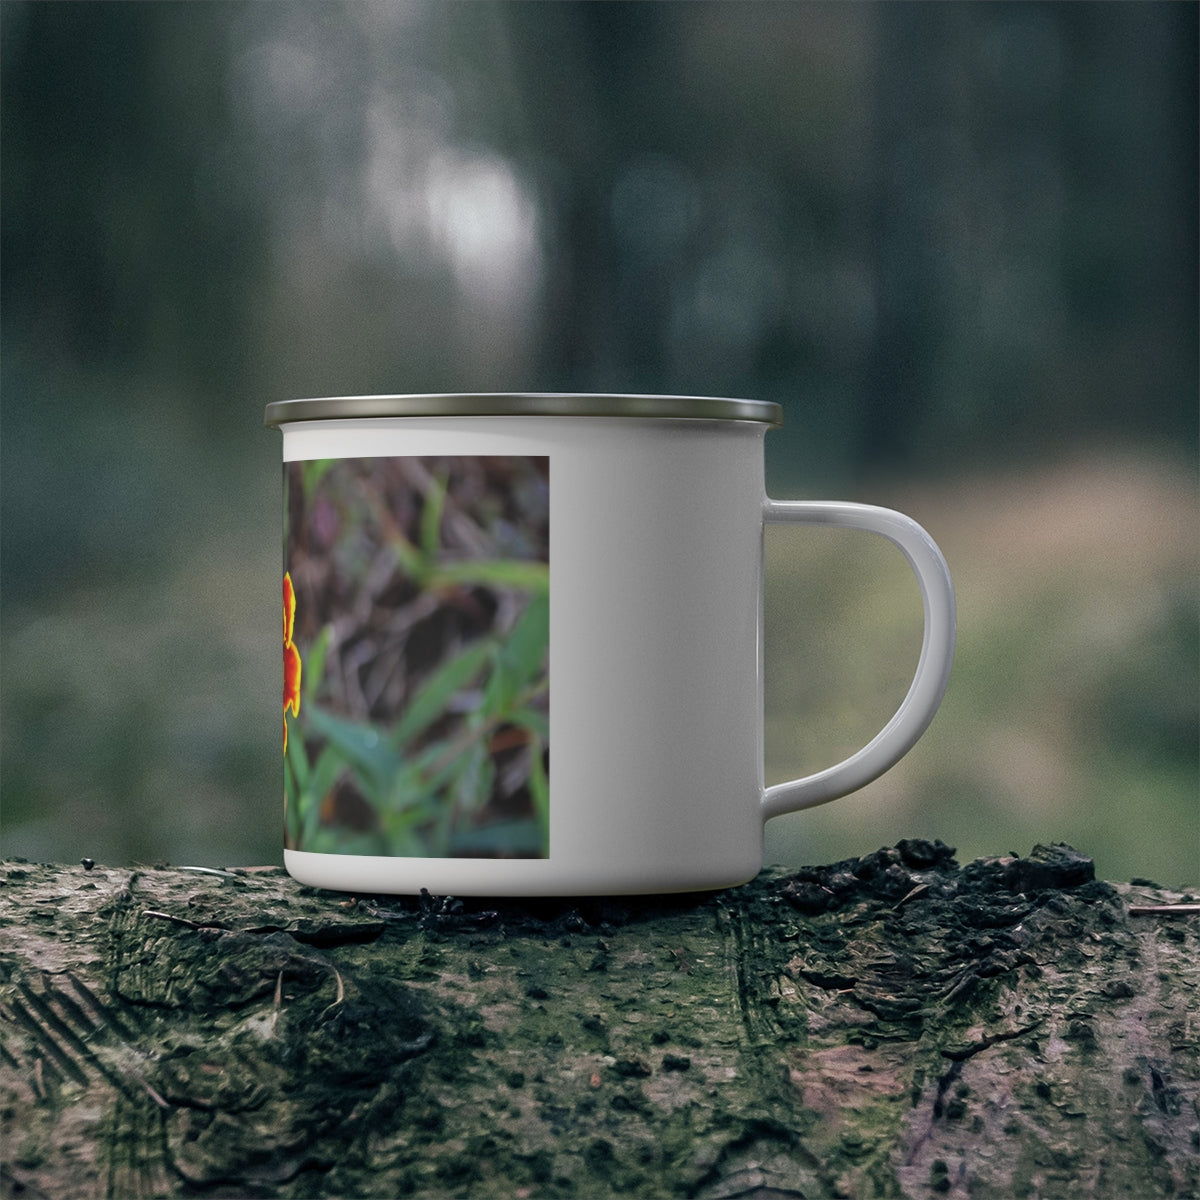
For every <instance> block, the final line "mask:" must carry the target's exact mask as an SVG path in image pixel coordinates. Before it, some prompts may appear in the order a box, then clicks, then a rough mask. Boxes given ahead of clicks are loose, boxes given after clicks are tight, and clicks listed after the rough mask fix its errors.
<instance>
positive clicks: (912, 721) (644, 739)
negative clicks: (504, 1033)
mask: <svg viewBox="0 0 1200 1200" xmlns="http://www.w3.org/2000/svg"><path fill="white" fill-rule="evenodd" d="M779 422H780V410H779V408H778V406H776V405H773V404H766V403H761V402H756V401H746V400H718V399H700V398H688V397H659V396H595V395H557V394H521V395H517V394H511V395H510V394H504V395H501V394H492V395H438V396H370V397H342V398H330V399H319V400H317V399H314V400H291V401H279V402H276V403H273V404H270V405H268V406H267V410H266V424H267V425H269V426H274V427H278V428H279V429H280V430H281V431H282V433H283V459H284V486H285V543H284V544H285V564H284V567H285V574H284V621H283V641H284V664H285V668H284V731H283V732H284V739H285V750H284V775H285V853H284V857H285V862H286V865H287V869H288V871H289V872H290V873H291V874H292V875H293V876H294V877H295V878H296V879H298V880H300V881H301V882H303V883H306V884H310V885H313V886H316V887H323V888H333V889H338V890H343V891H351V892H365V893H410V894H411V893H417V892H419V891H421V890H422V889H427V890H428V891H429V892H430V893H432V894H435V895H446V894H453V895H458V896H488V895H493V896H544V895H588V894H619V893H653V892H679V891H690V890H697V889H712V888H722V887H727V886H731V885H735V884H739V883H743V882H745V881H747V880H749V879H751V878H752V877H753V876H754V875H755V874H757V872H758V871H759V870H760V869H761V867H762V853H763V824H764V822H765V821H766V820H767V819H768V818H769V817H773V816H777V815H779V814H781V813H788V812H794V811H796V810H798V809H803V808H808V807H811V806H813V805H816V804H823V803H825V802H826V801H828V800H833V799H835V798H837V797H839V796H844V795H846V794H847V793H849V792H853V791H855V790H856V789H858V788H861V787H863V786H864V785H865V784H867V783H869V782H870V781H871V780H873V779H875V778H877V777H878V776H879V775H881V774H882V773H883V772H885V771H886V770H888V768H889V767H891V766H892V765H893V764H894V763H895V762H897V760H899V759H900V758H901V757H902V756H903V755H904V754H906V753H907V752H908V751H909V750H910V749H911V748H912V746H913V745H914V744H915V743H916V741H917V740H918V738H919V737H920V736H921V734H922V733H923V732H924V731H925V729H926V727H927V726H928V725H929V722H930V721H931V719H932V718H933V715H934V712H935V711H936V709H937V707H938V705H939V703H940V702H941V699H942V696H943V694H944V692H945V688H946V684H947V682H948V678H949V673H950V666H951V660H952V658H953V653H954V640H955V608H954V592H953V587H952V584H951V580H950V575H949V571H948V569H947V566H946V562H945V559H944V558H943V556H942V554H941V552H940V551H939V550H938V548H937V546H936V545H935V544H934V542H933V540H932V539H931V538H930V537H929V535H928V534H927V533H926V532H925V531H924V530H923V529H922V528H921V527H920V526H919V525H917V524H916V523H915V522H914V521H912V520H911V519H910V518H908V517H906V516H903V515H901V514H900V513H897V512H893V511H891V510H889V509H884V508H877V507H874V506H869V505H862V504H851V503H840V502H824V501H822V502H788V501H779V500H772V499H770V498H768V497H767V496H766V494H765V490H764V482H763V440H764V436H765V434H766V432H767V430H768V429H770V428H771V427H772V426H774V425H778V424H779ZM767 522H786V523H795V524H810V525H833V526H839V527H843V528H850V529H861V530H866V531H868V532H871V533H875V534H879V535H882V536H883V537H885V538H887V539H889V540H890V541H891V542H893V543H895V545H896V546H898V547H899V548H900V550H901V551H902V552H903V553H904V555H905V557H906V558H907V560H908V562H909V564H910V565H911V567H912V569H913V571H914V573H915V575H916V577H917V581H918V583H919V585H920V589H921V595H922V599H923V604H924V619H925V631H924V641H923V645H922V649H921V654H920V659H919V662H918V665H917V668H916V674H915V676H914V678H913V681H912V684H911V687H910V689H909V691H908V694H907V696H906V697H905V699H904V701H903V702H902V704H901V705H900V708H899V709H898V711H897V712H896V714H895V715H894V716H893V717H892V719H891V720H890V721H889V722H888V724H887V725H886V726H885V727H884V728H883V729H882V730H881V731H880V733H879V734H878V735H877V736H876V737H875V738H874V739H873V740H872V741H871V742H870V743H868V744H867V745H866V746H864V747H863V748H862V749H860V750H859V751H858V752H857V753H855V754H853V755H851V756H850V757H849V758H847V759H845V760H844V761H842V762H839V763H837V764H836V765H835V766H832V767H829V768H827V769H825V770H821V771H819V772H817V773H816V774H812V775H808V776H805V777H803V778H800V779H795V780H792V781H791V782H788V783H781V784H778V785H776V786H773V787H769V788H768V787H764V782H763V655H764V646H763V635H762V605H763V528H764V525H765V523H767ZM766 652H767V653H770V647H766ZM551 742H552V743H553V754H552V755H551V753H550V747H551Z"/></svg>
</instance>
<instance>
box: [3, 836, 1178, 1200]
mask: <svg viewBox="0 0 1200 1200" xmlns="http://www.w3.org/2000/svg"><path fill="white" fill-rule="evenodd" d="M4 875H5V880H4V890H3V893H2V895H3V901H2V904H0V1015H2V1018H3V1037H2V1041H0V1071H2V1077H0V1085H2V1087H0V1090H2V1092H3V1106H2V1112H3V1119H4V1143H3V1144H4V1164H3V1175H2V1179H3V1184H2V1186H0V1193H2V1195H3V1196H4V1197H23V1198H37V1197H48V1198H54V1200H58V1198H60V1197H73V1198H81V1200H82V1198H84V1197H112V1198H116V1200H125V1198H127V1197H157V1196H211V1197H234V1196H236V1197H346V1198H357V1197H389V1198H391V1197H397V1196H405V1195H413V1196H419V1197H431V1198H435V1200H436V1198H440V1197H476V1196H478V1197H486V1198H488V1200H498V1198H501V1197H510V1196H511V1197H557V1196H564V1197H607V1196H645V1197H657V1196H662V1197H674V1196H679V1197H695V1198H697V1200H733V1198H735V1197H758V1198H759V1200H772V1198H773V1200H782V1198H785V1197H807V1198H810V1200H811V1198H814V1197H875V1196H904V1197H939V1196H944V1197H966V1196H968V1195H969V1196H970V1197H972V1200H978V1198H979V1197H1003V1198H1005V1200H1011V1198H1013V1197H1021V1196H1030V1197H1040V1198H1049V1197H1077V1196H1089V1197H1114V1198H1116V1197H1120V1198H1122V1200H1123V1198H1126V1197H1138V1198H1139V1200H1147V1198H1151V1197H1158V1196H1176V1197H1178V1196H1196V1195H1198V1194H1200V1016H1198V1008H1200V1005H1198V1002H1197V987H1198V984H1200V922H1198V920H1197V918H1196V916H1195V915H1194V914H1193V913H1191V912H1189V911H1188V909H1187V908H1186V907H1181V906H1183V905H1187V904H1191V905H1192V906H1193V908H1194V906H1195V902H1196V899H1197V897H1195V896H1184V895H1181V894H1178V893H1174V892H1169V891H1166V890H1164V889H1162V888H1159V887H1156V886H1154V885H1152V884H1149V883H1148V882H1146V881H1134V882H1131V883H1126V884H1117V885H1113V884H1109V883H1104V882H1100V881H1097V880H1096V879H1095V878H1094V871H1093V868H1092V863H1091V861H1090V860H1089V859H1087V858H1086V857H1084V856H1083V855H1080V854H1078V853H1076V852H1075V851H1074V850H1072V849H1070V848H1069V847H1066V846H1061V845H1058V846H1053V847H1037V848H1035V850H1034V851H1033V853H1032V854H1031V855H1029V856H1028V857H1024V858H1020V857H1001V858H986V859H979V860H976V861H974V862H971V863H968V864H966V865H964V866H961V867H960V866H959V865H958V864H957V863H956V862H955V861H954V858H953V851H951V850H949V849H948V848H946V847H945V846H943V845H941V843H929V842H924V841H915V840H914V841H907V842H902V843H901V844H900V845H898V846H897V847H895V848H891V849H886V850H880V851H877V852H876V853H874V854H870V855H867V856H865V857H864V858H860V859H855V860H850V861H847V862H843V863H838V864H835V865H832V866H827V867H821V868H813V869H806V870H803V871H800V872H796V873H790V874H789V873H781V872H778V871H775V872H766V873H764V874H763V875H762V876H760V878H759V879H757V880H756V881H754V882H753V883H752V884H749V885H747V886H745V887H742V888H738V889H733V890H730V891H726V892H722V893H716V894H705V895H684V896H667V897H658V898H645V899H642V898H628V897H624V898H620V899H604V898H596V899H591V900H584V901H580V900H578V899H573V900H570V901H545V900H543V901H525V902H514V901H503V902H501V901H495V902H487V901H477V900H472V901H458V900H454V899H451V898H435V897H431V896H428V895H425V896H422V897H420V898H397V897H377V896H347V895H340V894H335V893H330V892H321V891H317V890H314V889H309V888H305V887H302V886H300V885H298V884H296V883H295V882H294V881H292V880H291V879H290V878H289V877H287V876H286V875H285V874H284V873H283V872H282V871H280V870H277V869H273V868H272V869H266V868H264V869H232V870H223V871H214V870H207V869H200V868H186V867H179V868H156V869H146V870H118V869H114V868H106V867H103V866H92V867H91V868H90V869H89V867H88V864H84V865H81V866H77V867H67V866H53V865H33V864H28V863H22V862H8V863H5V864H4ZM1154 908H1157V909H1161V910H1162V911H1148V910H1150V909H1154Z"/></svg>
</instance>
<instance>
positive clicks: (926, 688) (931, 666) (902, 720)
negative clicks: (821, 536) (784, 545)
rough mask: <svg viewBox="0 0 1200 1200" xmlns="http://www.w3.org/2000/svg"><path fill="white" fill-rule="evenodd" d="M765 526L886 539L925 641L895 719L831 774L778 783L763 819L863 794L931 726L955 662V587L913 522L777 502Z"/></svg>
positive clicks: (856, 509)
mask: <svg viewBox="0 0 1200 1200" xmlns="http://www.w3.org/2000/svg"><path fill="white" fill-rule="evenodd" d="M763 520H764V521H765V522H781V523H787V524H794V525H832V526H836V527H838V528H842V529H865V530H867V531H868V532H871V533H877V534H881V535H882V536H883V537H885V538H887V539H888V541H890V542H892V543H893V544H895V545H896V546H898V547H899V549H900V551H901V553H903V555H904V557H905V558H906V559H908V564H909V566H910V567H912V569H913V572H914V573H915V574H916V577H917V582H918V583H919V584H920V586H921V601H922V605H923V608H924V610H925V637H924V641H923V642H922V645H921V657H920V658H919V659H918V660H917V670H916V674H915V675H914V676H913V681H912V684H911V685H910V687H909V689H908V694H907V695H906V696H905V697H904V700H903V701H902V702H901V704H900V707H899V708H898V709H897V710H896V713H895V715H894V716H893V717H892V719H891V720H890V721H889V722H888V723H887V724H886V725H885V726H884V727H883V728H882V729H881V730H880V731H879V733H877V734H876V735H875V737H874V738H873V739H872V740H871V741H870V742H868V743H867V744H866V745H865V746H864V747H863V748H862V749H861V750H859V751H857V752H856V753H854V754H852V755H850V757H849V758H847V759H843V760H842V762H840V763H837V764H836V765H834V766H832V767H827V768H826V769H825V770H823V771H818V772H817V773H816V774H815V775H806V776H804V778H803V779H793V780H790V781H789V782H787V783H777V784H775V785H774V786H773V787H769V788H767V789H766V791H765V792H764V793H763V799H762V816H763V820H766V819H767V818H769V817H777V816H779V815H780V814H782V813H789V812H797V811H799V810H800V809H803V808H812V807H813V806H814V805H817V804H824V803H826V802H827V801H829V800H836V799H837V798H838V797H839V796H845V795H847V794H849V793H850V792H853V791H857V790H858V789H859V788H861V787H865V786H866V785H867V784H868V783H870V782H871V781H872V780H873V779H878V778H879V776H880V775H882V774H883V773H884V772H885V771H886V770H888V769H889V768H890V767H892V766H894V765H895V764H896V763H897V762H899V761H900V759H902V758H903V757H904V756H905V755H906V754H907V753H908V752H909V750H911V749H912V748H913V746H914V745H915V744H916V741H917V739H918V738H919V737H920V736H921V734H923V733H924V732H925V730H926V729H927V728H928V727H929V722H930V721H932V720H933V714H934V713H935V712H936V711H937V707H938V705H939V704H940V703H941V701H942V696H943V695H945V692H946V685H947V684H948V683H949V681H950V666H951V663H952V662H953V659H954V639H955V629H956V618H955V607H954V584H953V583H952V582H951V580H950V569H949V567H948V566H947V565H946V559H945V558H944V556H943V555H942V552H941V551H940V550H939V549H938V547H937V544H936V543H935V542H934V540H933V538H931V537H930V536H929V534H928V533H926V532H925V530H924V529H922V528H921V526H920V525H918V524H917V523H916V521H914V520H913V519H912V518H911V517H906V516H904V514H903V513H898V512H894V511H893V510H892V509H890V508H877V507H876V506H875V505H872V504H849V503H842V502H839V501H824V500H817V501H798V500H772V499H770V498H769V497H768V498H767V499H766V500H765V501H764V504H763Z"/></svg>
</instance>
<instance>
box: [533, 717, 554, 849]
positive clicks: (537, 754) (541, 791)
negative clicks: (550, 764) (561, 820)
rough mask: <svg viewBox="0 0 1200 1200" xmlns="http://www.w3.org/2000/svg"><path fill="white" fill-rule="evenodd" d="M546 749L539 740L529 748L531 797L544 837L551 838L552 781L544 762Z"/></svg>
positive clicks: (535, 740) (534, 741)
mask: <svg viewBox="0 0 1200 1200" xmlns="http://www.w3.org/2000/svg"><path fill="white" fill-rule="evenodd" d="M544 749H545V747H544V746H543V744H542V743H541V741H539V740H538V739H537V738H535V739H534V740H533V743H532V745H531V746H530V747H529V752H530V755H531V756H532V757H531V759H530V763H529V795H530V797H531V798H532V800H533V811H534V812H535V813H537V819H538V824H539V825H540V826H541V827H542V830H543V836H544V837H546V838H547V839H548V838H549V832H550V780H549V779H548V778H547V777H546V766H545V764H544V763H543V762H542V754H543V752H544Z"/></svg>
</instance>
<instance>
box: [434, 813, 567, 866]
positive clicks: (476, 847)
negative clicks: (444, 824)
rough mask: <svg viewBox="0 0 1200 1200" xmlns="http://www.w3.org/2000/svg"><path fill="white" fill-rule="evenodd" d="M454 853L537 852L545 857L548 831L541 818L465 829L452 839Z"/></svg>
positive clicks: (452, 853)
mask: <svg viewBox="0 0 1200 1200" xmlns="http://www.w3.org/2000/svg"><path fill="white" fill-rule="evenodd" d="M447 852H448V853H449V854H450V855H462V854H486V855H504V854H511V855H537V856H538V857H545V853H546V849H545V831H544V830H543V828H542V826H541V824H540V823H539V822H538V821H532V820H528V819H524V820H517V821H496V822H494V823H493V824H491V825H485V826H483V828H481V829H464V830H460V831H458V832H456V833H455V834H454V835H453V836H452V837H451V838H450V845H449V849H448V851H447Z"/></svg>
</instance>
